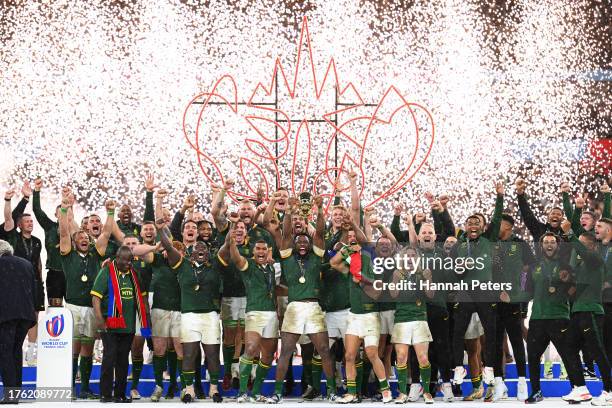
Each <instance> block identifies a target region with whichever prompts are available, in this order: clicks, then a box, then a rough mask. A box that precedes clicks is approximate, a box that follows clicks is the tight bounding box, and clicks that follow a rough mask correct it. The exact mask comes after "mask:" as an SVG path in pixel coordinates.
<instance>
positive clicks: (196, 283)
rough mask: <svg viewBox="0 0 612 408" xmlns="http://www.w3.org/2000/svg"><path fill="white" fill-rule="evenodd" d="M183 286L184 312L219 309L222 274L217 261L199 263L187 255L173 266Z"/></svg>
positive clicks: (205, 311)
mask: <svg viewBox="0 0 612 408" xmlns="http://www.w3.org/2000/svg"><path fill="white" fill-rule="evenodd" d="M172 269H173V270H174V272H175V273H176V277H177V278H178V282H179V285H180V288H181V312H182V313H210V312H218V311H219V293H220V292H221V274H220V272H219V267H218V265H217V261H216V260H215V259H214V258H213V261H212V262H209V263H207V264H202V265H199V264H197V263H196V262H192V261H190V260H189V259H187V258H185V257H181V260H180V261H179V262H178V263H177V264H176V265H174V266H173V267H172Z"/></svg>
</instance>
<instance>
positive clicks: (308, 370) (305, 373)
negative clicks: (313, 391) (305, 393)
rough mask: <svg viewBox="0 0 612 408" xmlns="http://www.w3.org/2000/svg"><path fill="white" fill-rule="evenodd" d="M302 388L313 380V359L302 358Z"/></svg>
mask: <svg viewBox="0 0 612 408" xmlns="http://www.w3.org/2000/svg"><path fill="white" fill-rule="evenodd" d="M301 382H302V389H303V390H305V389H306V388H305V387H306V386H308V385H309V384H310V383H311V382H312V360H302V379H301Z"/></svg>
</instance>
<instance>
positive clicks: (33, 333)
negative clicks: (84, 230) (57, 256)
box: [4, 182, 45, 367]
mask: <svg viewBox="0 0 612 408" xmlns="http://www.w3.org/2000/svg"><path fill="white" fill-rule="evenodd" d="M21 191H22V193H23V194H24V197H30V196H31V195H32V190H31V189H30V184H29V183H28V182H25V183H24V186H23V188H22V190H21ZM11 197H12V192H11V191H9V192H7V195H5V197H4V204H5V209H4V215H5V222H4V231H5V232H6V237H5V238H6V241H7V242H9V243H10V244H11V245H12V247H13V248H14V255H15V256H18V257H19V258H23V259H25V260H26V261H28V262H30V263H31V264H32V268H33V270H34V275H35V277H36V296H35V299H36V303H35V304H34V307H35V309H36V318H37V320H38V312H40V311H44V310H45V288H44V286H43V282H42V263H41V260H40V252H41V250H42V242H41V241H40V239H38V238H37V237H35V236H33V235H32V231H33V230H34V221H33V220H32V216H31V215H30V214H25V213H23V212H20V213H19V212H18V213H17V214H15V211H13V212H12V213H11ZM15 215H17V220H16V224H17V227H19V231H17V229H16V228H15V221H14V218H13V217H14V216H15ZM37 331H38V325H37V324H35V325H34V326H33V327H31V328H30V329H29V330H28V348H27V350H26V353H25V359H26V362H27V364H28V366H30V367H31V366H35V365H36V357H37V352H38V351H37V346H36V338H37V334H38V332H37Z"/></svg>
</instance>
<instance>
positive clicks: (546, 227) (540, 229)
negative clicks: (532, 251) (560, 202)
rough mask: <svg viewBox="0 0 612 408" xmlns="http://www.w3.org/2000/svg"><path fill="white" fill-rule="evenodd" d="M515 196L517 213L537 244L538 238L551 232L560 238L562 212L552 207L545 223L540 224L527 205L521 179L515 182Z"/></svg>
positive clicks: (523, 182) (524, 187)
mask: <svg viewBox="0 0 612 408" xmlns="http://www.w3.org/2000/svg"><path fill="white" fill-rule="evenodd" d="M515 188H516V195H517V198H518V205H519V211H520V213H521V218H522V219H523V222H524V223H525V226H526V227H527V229H528V230H529V232H530V233H531V235H532V237H533V240H534V241H535V242H538V241H539V240H540V237H541V236H542V235H544V233H545V232H552V233H554V234H557V235H559V236H561V235H562V234H563V231H562V230H561V221H563V210H562V209H561V208H559V207H553V208H551V209H550V210H549V211H548V214H547V220H546V222H545V223H544V222H541V221H540V220H538V219H537V217H536V216H535V214H534V213H533V211H532V210H531V208H530V207H529V203H528V202H527V194H525V189H526V188H527V183H526V182H525V180H523V179H522V178H518V179H517V180H516V182H515Z"/></svg>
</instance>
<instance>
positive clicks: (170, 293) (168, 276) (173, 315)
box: [133, 189, 183, 402]
mask: <svg viewBox="0 0 612 408" xmlns="http://www.w3.org/2000/svg"><path fill="white" fill-rule="evenodd" d="M167 194H168V193H167V191H166V190H164V189H159V190H157V200H156V201H157V202H156V209H155V214H156V217H157V220H158V221H160V222H163V225H164V226H168V225H170V220H169V212H167V211H164V210H166V209H165V208H163V199H164V198H165V197H166V195H167ZM147 228H148V227H147ZM151 241H152V242H151V243H150V244H142V245H138V246H137V247H136V248H134V250H133V252H134V255H135V256H137V257H139V258H140V259H143V260H144V261H145V262H146V263H147V264H150V265H151V267H152V271H153V273H152V280H151V288H150V290H151V291H152V292H153V302H152V305H151V334H152V336H153V374H154V377H155V388H154V390H153V393H152V394H151V401H153V402H158V401H159V400H160V398H161V397H162V395H163V392H164V374H163V373H164V370H165V368H166V362H168V371H169V372H170V385H169V386H168V390H167V392H166V396H165V398H166V399H172V398H174V396H175V394H176V392H177V391H178V384H177V381H176V377H177V375H176V373H177V370H178V372H179V373H180V372H181V369H182V360H183V346H182V343H181V341H180V334H181V312H180V310H181V288H180V286H179V282H178V280H177V279H176V274H175V273H174V271H173V270H172V269H171V266H173V265H169V262H168V253H167V251H166V250H164V251H162V252H161V253H160V252H157V251H158V247H157V246H156V245H154V243H155V242H154V241H153V240H151ZM175 356H176V357H175Z"/></svg>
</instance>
